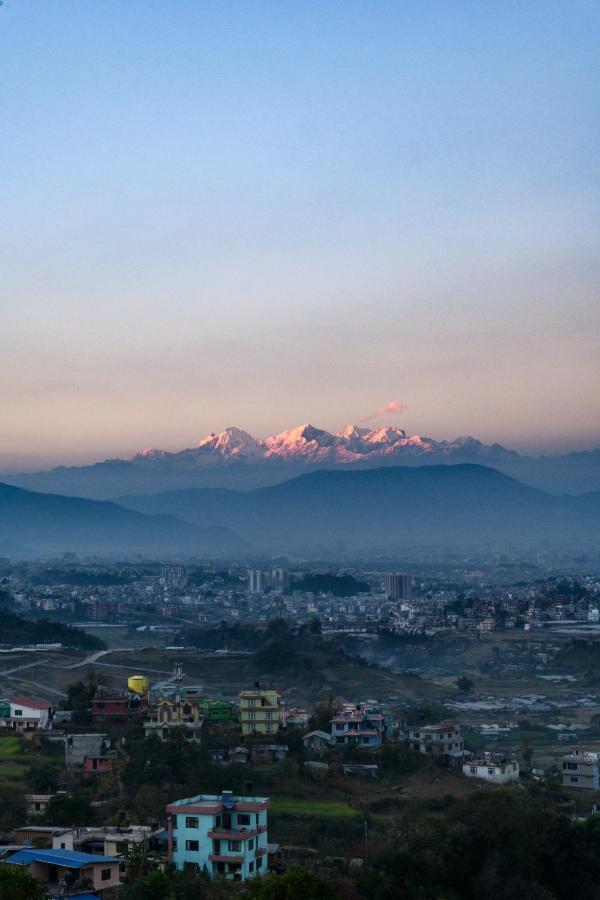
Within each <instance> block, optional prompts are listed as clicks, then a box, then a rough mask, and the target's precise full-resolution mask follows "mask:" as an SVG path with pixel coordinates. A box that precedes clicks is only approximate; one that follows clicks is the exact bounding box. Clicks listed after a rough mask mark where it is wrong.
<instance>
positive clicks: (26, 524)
mask: <svg viewBox="0 0 600 900" xmlns="http://www.w3.org/2000/svg"><path fill="white" fill-rule="evenodd" d="M240 545H241V541H240V539H239V538H238V537H237V536H236V535H234V534H232V533H231V532H229V531H228V530H227V529H226V528H222V527H212V526H209V527H206V528H202V527H198V526H196V525H193V524H189V523H187V522H180V521H178V520H177V519H175V518H173V517H172V516H168V515H158V516H155V515H146V514H143V513H139V512H133V511H131V510H130V509H124V508H123V507H121V506H118V505H117V504H116V503H106V502H99V501H96V500H84V499H80V498H75V497H62V496H59V495H55V494H37V493H34V492H32V491H25V490H22V489H21V488H17V487H13V486H12V485H8V484H2V483H0V547H5V548H6V550H5V552H9V553H10V554H11V555H15V556H21V555H36V556H38V555H39V556H47V555H53V554H56V553H62V552H64V551H67V550H72V551H75V552H84V553H100V554H106V555H111V556H114V555H117V556H124V555H126V554H131V553H142V554H149V553H152V554H158V555H162V554H165V553H179V552H182V553H198V554H203V553H205V554H206V553H215V552H217V551H220V550H224V551H232V550H236V549H239V547H240Z"/></svg>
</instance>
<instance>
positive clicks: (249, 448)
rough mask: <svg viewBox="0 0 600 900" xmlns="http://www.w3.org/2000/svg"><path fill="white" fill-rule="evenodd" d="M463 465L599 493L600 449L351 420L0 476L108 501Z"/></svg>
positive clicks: (234, 433)
mask: <svg viewBox="0 0 600 900" xmlns="http://www.w3.org/2000/svg"><path fill="white" fill-rule="evenodd" d="M457 463H478V464H481V465H485V466H492V467H493V468H495V469H498V470H499V471H501V472H503V473H505V474H506V475H511V476H512V477H514V478H517V479H519V480H520V481H523V482H525V483H526V484H529V485H532V486H534V487H538V488H541V489H542V490H546V491H549V492H550V493H555V494H559V493H572V494H576V493H583V492H585V491H600V450H589V451H585V452H579V453H569V454H566V455H564V456H543V457H531V456H523V455H521V454H519V453H516V452H515V451H514V450H508V449H506V447H503V446H502V445H501V444H484V443H482V442H481V441H479V440H477V439H476V438H473V437H459V438H456V439H455V440H452V441H446V440H441V441H438V440H434V438H430V437H423V436H421V435H418V434H412V435H411V434H407V432H406V431H404V429H402V428H398V427H395V426H393V425H385V426H382V427H381V428H365V427H362V426H360V425H348V426H347V427H346V428H343V429H342V430H341V431H338V432H337V433H336V434H332V433H331V432H329V431H325V430H324V429H323V428H316V427H315V426H314V425H299V426H298V427H296V428H291V429H290V430H289V431H282V432H280V433H279V434H275V435H272V436H271V437H267V438H255V437H253V436H252V435H251V434H249V433H248V432H247V431H243V430H242V429H241V428H226V429H225V430H224V431H221V432H220V433H219V434H209V435H208V437H205V438H202V439H201V440H199V441H198V442H197V444H196V445H195V446H194V447H188V448H187V449H185V450H179V451H175V452H172V451H168V450H156V449H150V450H143V451H142V452H141V453H137V454H136V455H135V456H133V457H132V458H131V459H107V460H104V462H98V463H94V464H93V465H88V466H59V467H58V468H55V469H51V470H49V471H46V472H27V473H20V474H14V473H9V474H6V475H0V481H4V482H6V483H8V484H12V485H16V486H18V487H22V488H27V489H28V490H34V491H42V492H48V493H56V494H66V495H69V496H77V497H87V498H91V499H100V500H102V499H114V498H119V497H121V496H123V495H130V494H134V493H137V494H153V493H157V492H159V491H170V490H179V489H182V488H186V489H187V488H190V487H192V488H229V489H234V490H242V491H247V490H251V489H255V488H260V487H266V486H269V485H274V484H277V483H279V482H282V481H285V480H287V479H289V478H293V477H295V476H296V475H300V474H303V473H305V472H310V471H312V470H314V469H344V470H348V469H355V468H356V469H374V468H380V467H388V466H421V465H433V464H438V465H439V464H441V465H454V464H457Z"/></svg>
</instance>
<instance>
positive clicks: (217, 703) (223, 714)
mask: <svg viewBox="0 0 600 900" xmlns="http://www.w3.org/2000/svg"><path fill="white" fill-rule="evenodd" d="M198 706H199V708H200V713H201V715H202V718H203V719H204V721H205V722H209V723H210V724H214V723H217V722H231V720H232V719H233V718H234V708H233V706H232V704H231V703H230V702H229V701H228V700H209V699H208V698H207V697H199V698H198Z"/></svg>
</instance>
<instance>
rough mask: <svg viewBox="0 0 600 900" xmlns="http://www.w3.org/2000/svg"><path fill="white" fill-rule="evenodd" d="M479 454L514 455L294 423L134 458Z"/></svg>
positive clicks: (393, 432) (214, 460) (496, 448)
mask: <svg viewBox="0 0 600 900" xmlns="http://www.w3.org/2000/svg"><path fill="white" fill-rule="evenodd" d="M465 454H467V455H469V456H470V457H481V459H482V460H483V459H486V460H496V459H511V458H516V457H517V456H518V454H517V453H515V451H513V450H507V449H506V448H505V447H502V446H501V445H500V444H491V445H488V444H483V443H482V442H481V441H478V440H476V439H475V438H472V437H461V438H456V440H454V441H436V440H434V439H433V438H428V437H421V435H418V434H413V435H407V433H406V432H405V431H404V429H402V428H397V427H395V426H393V425H384V426H382V427H381V428H375V429H370V428H362V427H360V426H359V425H347V426H346V428H344V429H342V431H338V432H337V433H336V434H332V433H331V432H329V431H325V430H324V429H322V428H315V426H314V425H310V424H307V425H298V426H297V427H296V428H291V429H290V430H289V431H282V432H280V433H279V434H275V435H272V436H271V437H267V438H264V439H260V438H255V437H253V436H252V435H251V434H249V433H248V432H247V431H243V430H242V429H241V428H235V427H231V428H226V429H225V430H224V431H221V432H220V433H219V434H215V433H212V434H209V435H208V437H205V438H202V440H200V441H198V443H197V444H196V446H195V447H191V448H189V449H187V450H181V451H179V452H175V453H169V452H168V451H166V450H156V449H149V450H144V451H142V452H141V453H138V454H137V455H136V456H135V457H134V458H133V461H134V462H139V463H154V462H158V463H162V464H164V463H165V462H167V461H169V462H172V463H177V462H181V463H182V464H184V465H186V464H188V465H189V463H190V462H195V463H196V464H197V465H200V466H201V465H211V464H228V463H241V462H248V463H258V462H263V461H265V462H266V461H273V462H275V461H279V462H290V463H299V464H304V465H311V466H312V465H315V464H319V465H321V464H322V465H326V464H333V465H340V464H341V465H343V464H351V463H359V462H363V461H369V462H373V463H376V461H377V460H384V461H386V462H388V461H390V460H391V459H394V460H398V463H401V461H402V460H403V459H406V458H412V459H414V458H415V457H421V456H426V457H438V458H439V461H440V462H443V461H444V459H451V458H453V457H456V456H460V457H461V458H462V457H463V456H464V455H465Z"/></svg>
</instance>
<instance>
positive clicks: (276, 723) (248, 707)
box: [240, 684, 281, 734]
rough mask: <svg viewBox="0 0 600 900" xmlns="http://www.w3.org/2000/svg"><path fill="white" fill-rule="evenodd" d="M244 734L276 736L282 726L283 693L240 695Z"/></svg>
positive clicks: (244, 692) (246, 692)
mask: <svg viewBox="0 0 600 900" xmlns="http://www.w3.org/2000/svg"><path fill="white" fill-rule="evenodd" d="M240 721H241V723H242V734H275V732H277V731H279V727H280V724H281V691H278V690H268V691H267V690H263V689H262V688H261V687H260V685H258V684H257V685H256V686H255V688H254V690H251V691H242V692H241V693H240Z"/></svg>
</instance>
